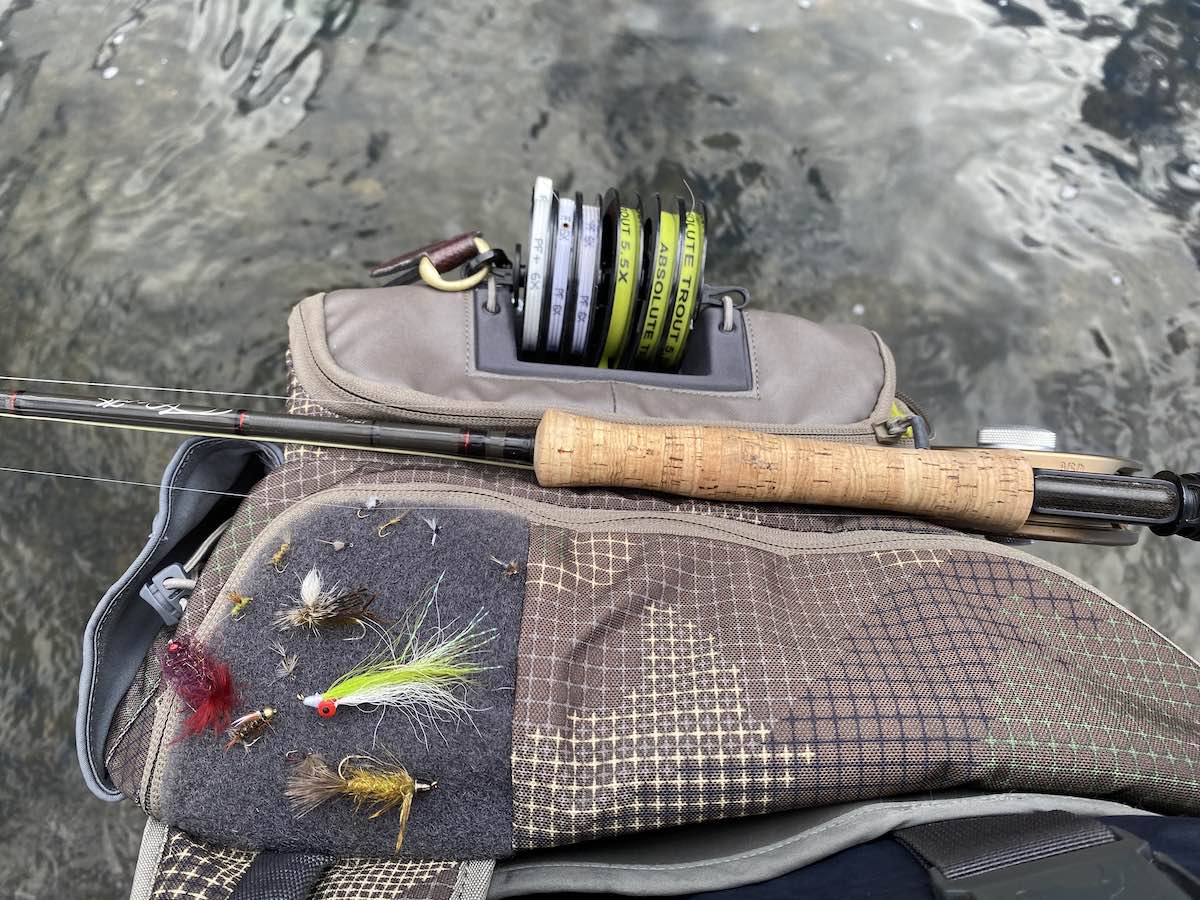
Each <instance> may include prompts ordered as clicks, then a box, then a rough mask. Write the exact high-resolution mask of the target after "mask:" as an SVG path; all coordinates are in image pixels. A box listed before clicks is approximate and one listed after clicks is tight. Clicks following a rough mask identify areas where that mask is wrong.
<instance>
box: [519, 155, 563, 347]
mask: <svg viewBox="0 0 1200 900" xmlns="http://www.w3.org/2000/svg"><path fill="white" fill-rule="evenodd" d="M554 208H555V203H554V182H552V181H551V180H550V179H549V178H545V177H542V176H539V177H538V178H537V179H535V180H534V182H533V198H532V200H531V202H530V213H529V246H528V252H529V262H528V263H527V264H526V265H527V267H526V272H525V290H524V301H523V304H522V308H521V309H520V310H519V312H520V320H521V352H522V353H527V354H536V353H538V352H539V350H540V349H541V331H542V318H543V315H542V312H543V307H544V305H545V303H544V299H545V296H546V293H547V291H548V284H547V280H548V276H549V269H550V260H551V256H552V254H553V252H554V251H553V243H552V236H551V225H552V222H553V220H554Z"/></svg>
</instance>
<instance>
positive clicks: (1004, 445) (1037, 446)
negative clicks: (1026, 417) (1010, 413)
mask: <svg viewBox="0 0 1200 900" xmlns="http://www.w3.org/2000/svg"><path fill="white" fill-rule="evenodd" d="M975 443H976V445H977V446H979V447H986V448H988V449H990V450H1036V451H1039V452H1041V453H1053V452H1054V451H1055V450H1057V449H1058V435H1057V434H1055V433H1054V432H1053V431H1050V430H1049V429H1048V428H1039V427H1037V426H1036V425H988V426H985V427H983V428H980V429H979V431H978V432H977V433H976V437H975Z"/></svg>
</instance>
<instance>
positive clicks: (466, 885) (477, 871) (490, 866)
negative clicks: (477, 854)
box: [450, 859, 496, 900]
mask: <svg viewBox="0 0 1200 900" xmlns="http://www.w3.org/2000/svg"><path fill="white" fill-rule="evenodd" d="M495 868H496V861H495V860H494V859H471V860H467V861H466V862H464V863H462V865H460V866H459V869H458V882H457V883H456V884H455V885H454V893H453V894H451V895H450V897H451V900H484V898H485V897H487V894H488V887H489V886H490V885H491V883H492V870H494V869H495Z"/></svg>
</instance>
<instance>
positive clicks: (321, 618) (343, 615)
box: [275, 569, 379, 637]
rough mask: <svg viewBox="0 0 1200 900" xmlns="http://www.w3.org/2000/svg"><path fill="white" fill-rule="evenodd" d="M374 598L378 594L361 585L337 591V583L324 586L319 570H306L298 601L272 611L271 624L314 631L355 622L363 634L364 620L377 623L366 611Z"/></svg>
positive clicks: (287, 629)
mask: <svg viewBox="0 0 1200 900" xmlns="http://www.w3.org/2000/svg"><path fill="white" fill-rule="evenodd" d="M378 597H379V595H378V594H373V593H371V592H370V591H368V590H367V589H366V588H362V587H359V588H355V589H354V590H351V591H340V590H338V587H337V585H334V586H333V587H332V588H328V589H327V588H326V587H325V582H324V579H323V578H322V576H321V573H320V571H319V570H317V569H310V570H309V572H308V574H307V575H305V576H304V580H303V581H301V582H300V598H299V600H298V601H297V602H296V603H295V604H294V605H293V606H289V607H287V608H286V609H282V610H280V611H279V612H278V613H277V614H276V616H275V627H276V628H278V629H279V630H280V631H289V630H291V629H293V628H308V629H309V630H311V631H312V632H313V633H314V634H316V633H317V632H318V631H319V630H321V629H322V628H344V627H346V626H350V625H357V626H359V627H361V628H362V629H363V634H364V635H365V633H366V630H367V624H366V623H367V622H368V621H370V622H378V618H377V617H376V616H375V615H374V613H372V612H371V610H370V607H371V604H372V603H374V602H375V600H376V599H377V598H378ZM360 637H362V635H360Z"/></svg>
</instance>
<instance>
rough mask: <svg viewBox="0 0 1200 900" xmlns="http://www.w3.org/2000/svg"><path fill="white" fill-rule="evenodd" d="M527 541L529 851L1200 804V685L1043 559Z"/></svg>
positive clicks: (523, 783)
mask: <svg viewBox="0 0 1200 900" xmlns="http://www.w3.org/2000/svg"><path fill="white" fill-rule="evenodd" d="M532 543H533V546H532V547H531V549H530V567H529V573H528V575H527V578H526V586H527V596H526V602H525V617H524V624H523V628H522V640H521V646H520V650H519V660H520V668H519V670H518V687H517V691H518V696H517V704H516V710H515V713H514V717H515V720H516V721H515V722H514V728H513V784H514V791H515V795H516V796H515V802H514V815H515V818H516V835H517V843H518V847H519V848H533V847H548V846H553V845H557V844H564V843H570V842H575V841H582V840H587V839H589V838H594V837H600V836H604V835H613V834H619V833H625V832H631V831H639V830H646V829H653V828H662V827H665V826H670V825H677V824H685V823H694V822H701V821H705V820H709V819H718V818H724V817H729V816H744V815H751V814H754V813H762V812H768V811H772V810H780V809H790V808H798V807H810V806H818V805H823V804H828V803H835V802H841V801H850V800H857V799H865V798H873V797H886V796H889V795H896V794H901V793H915V792H920V791H925V790H934V789H937V788H949V787H955V786H962V785H967V784H973V785H976V786H979V787H983V788H988V789H995V790H1001V791H1006V790H1028V791H1046V792H1058V793H1068V794H1078V795H1088V796H1108V797H1117V798H1121V799H1126V800H1128V801H1130V802H1132V803H1135V804H1138V805H1143V806H1149V807H1152V808H1155V809H1161V810H1173V811H1181V812H1182V811H1193V812H1194V811H1195V810H1196V809H1197V808H1198V807H1200V790H1198V789H1200V784H1198V781H1200V771H1198V766H1200V735H1198V734H1197V729H1196V726H1195V722H1196V717H1197V711H1198V710H1200V690H1198V682H1200V677H1198V676H1200V671H1198V670H1197V667H1196V666H1195V665H1194V664H1193V663H1192V662H1191V661H1190V660H1188V659H1187V657H1186V656H1184V654H1182V653H1180V652H1179V651H1177V650H1175V649H1174V648H1172V647H1171V646H1170V645H1169V644H1167V643H1166V642H1165V641H1164V640H1163V639H1162V638H1161V637H1159V636H1157V635H1156V634H1154V632H1153V631H1152V630H1151V629H1149V628H1148V627H1147V626H1145V625H1143V624H1141V623H1140V622H1138V621H1137V620H1136V619H1134V618H1133V617H1132V616H1129V615H1128V614H1126V613H1125V612H1124V611H1122V610H1120V609H1118V608H1117V607H1115V606H1112V605H1111V604H1109V603H1108V602H1107V601H1106V600H1104V599H1103V598H1101V597H1099V596H1098V595H1095V594H1094V593H1092V592H1091V591H1089V590H1086V589H1084V588H1082V587H1081V586H1080V585H1078V584H1077V583H1075V582H1074V581H1071V580H1068V579H1066V578H1064V577H1061V576H1060V575H1057V574H1055V573H1053V571H1051V570H1047V569H1044V568H1041V567H1040V566H1038V565H1036V564H1035V563H1033V562H1032V561H1026V560H1024V559H1021V558H1013V557H1009V556H997V555H995V553H993V552H989V550H988V549H987V548H988V545H987V544H984V543H980V544H979V550H977V551H972V550H971V549H960V548H957V547H956V548H951V549H942V548H937V547H931V548H930V549H922V548H920V547H916V548H915V549H893V550H885V551H866V552H862V551H856V552H853V553H820V554H806V555H803V556H795V557H792V558H790V559H783V558H780V557H778V556H775V555H774V554H773V553H771V552H769V551H766V550H758V549H754V548H749V547H744V546H737V545H733V544H726V543H718V542H713V541H699V540H695V539H690V538H681V537H676V536H671V535H635V534H624V535H622V534H604V535H598V534H587V535H580V534H571V533H564V532H562V531H560V530H558V529H551V528H542V529H539V530H536V531H535V535H534V537H533V540H532Z"/></svg>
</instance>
